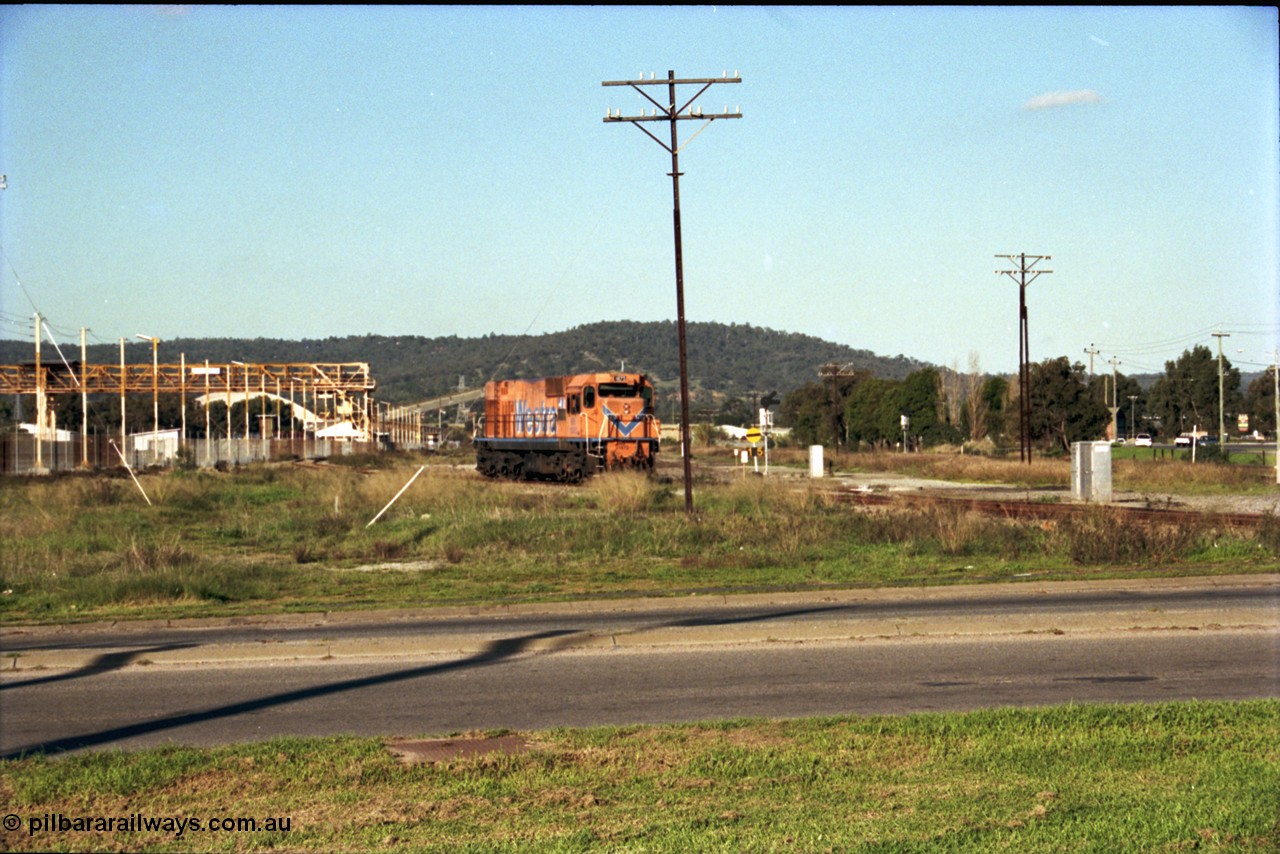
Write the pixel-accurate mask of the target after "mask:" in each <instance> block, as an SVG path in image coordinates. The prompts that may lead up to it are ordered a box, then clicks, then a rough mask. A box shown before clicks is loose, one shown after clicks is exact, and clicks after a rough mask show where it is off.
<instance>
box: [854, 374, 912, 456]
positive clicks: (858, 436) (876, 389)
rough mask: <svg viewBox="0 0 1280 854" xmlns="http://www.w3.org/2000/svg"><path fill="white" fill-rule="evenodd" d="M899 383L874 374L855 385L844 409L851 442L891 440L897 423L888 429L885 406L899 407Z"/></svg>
mask: <svg viewBox="0 0 1280 854" xmlns="http://www.w3.org/2000/svg"><path fill="white" fill-rule="evenodd" d="M900 385H901V384H900V383H895V382H893V381H892V380H885V379H879V378H877V377H872V378H869V379H866V380H863V381H862V382H860V383H858V385H857V386H856V387H855V388H854V389H853V391H852V392H851V393H850V394H849V397H848V399H847V400H846V401H845V412H844V420H845V426H846V428H847V429H848V431H849V443H850V444H851V445H854V446H856V445H857V444H859V443H862V442H865V443H867V444H870V445H877V444H883V443H885V442H892V441H893V440H894V439H895V438H896V436H897V434H896V432H894V431H896V429H897V427H896V425H894V426H891V427H889V428H888V429H887V430H886V426H885V424H884V410H885V409H886V408H887V409H890V410H897V408H898V406H899V403H900V396H899V395H898V394H897V390H898V387H899V386H900Z"/></svg>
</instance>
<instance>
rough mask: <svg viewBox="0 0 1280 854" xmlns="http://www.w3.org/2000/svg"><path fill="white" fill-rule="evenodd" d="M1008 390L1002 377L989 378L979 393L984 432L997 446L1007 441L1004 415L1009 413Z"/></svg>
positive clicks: (1007, 428) (1007, 382)
mask: <svg viewBox="0 0 1280 854" xmlns="http://www.w3.org/2000/svg"><path fill="white" fill-rule="evenodd" d="M1009 389H1010V385H1009V380H1007V379H1005V378H1004V377H989V378H988V379H987V381H986V382H984V383H983V384H982V391H981V392H980V394H981V397H982V409H983V412H982V414H981V417H982V419H983V424H984V427H985V430H984V432H985V434H986V435H987V436H990V437H991V440H992V441H993V442H995V443H997V444H1001V443H1003V442H1005V441H1006V440H1007V439H1008V431H1009V426H1008V424H1007V420H1008V418H1007V415H1006V413H1007V412H1008V411H1009V405H1008V404H1009Z"/></svg>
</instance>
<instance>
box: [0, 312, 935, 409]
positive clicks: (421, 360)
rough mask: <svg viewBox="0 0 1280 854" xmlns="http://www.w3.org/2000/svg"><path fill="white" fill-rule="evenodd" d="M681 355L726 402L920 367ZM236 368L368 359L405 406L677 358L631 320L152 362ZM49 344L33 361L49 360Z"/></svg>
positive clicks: (769, 349)
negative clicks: (822, 375) (461, 385)
mask: <svg viewBox="0 0 1280 854" xmlns="http://www.w3.org/2000/svg"><path fill="white" fill-rule="evenodd" d="M61 346H62V351H63V354H64V355H65V356H66V358H67V359H68V360H70V361H76V360H78V359H79V358H80V348H79V345H78V344H76V343H70V344H62V345H61ZM125 346H126V354H125V359H126V361H127V362H129V363H131V364H132V363H144V362H150V361H151V345H150V344H149V343H147V342H144V341H138V340H136V339H135V340H130V341H127V342H126V345H125ZM687 351H688V360H689V377H690V384H691V386H692V387H693V389H694V391H695V392H696V391H698V390H703V391H708V392H716V393H723V394H727V395H730V396H738V395H747V394H748V393H750V392H753V391H754V392H761V391H778V392H780V393H781V394H786V393H787V392H789V391H792V390H793V389H796V388H799V387H800V386H802V385H804V384H805V383H809V382H813V381H815V380H817V378H818V368H819V366H821V365H824V364H828V363H835V364H838V365H841V366H844V365H849V366H851V367H852V368H853V369H855V370H865V371H869V372H871V373H872V374H874V375H876V376H879V377H883V378H886V379H902V378H903V377H905V376H906V375H907V374H909V373H910V372H911V371H913V370H915V369H917V368H920V367H923V363H922V362H918V361H916V360H914V359H909V358H907V357H905V356H894V357H884V356H877V355H876V354H874V353H872V352H870V351H868V350H855V349H853V348H852V347H846V346H843V345H840V344H832V343H830V342H828V341H823V340H822V339H820V338H814V337H812V336H809V335H800V334H796V333H787V332H777V331H774V330H772V329H763V328H760V327H756V326H747V325H736V324H734V325H726V324H723V323H690V324H688V339H687ZM179 354H185V355H186V358H187V361H188V363H202V362H203V361H204V360H205V359H208V360H209V361H210V362H211V363H214V364H226V363H228V362H231V361H239V362H367V363H368V364H369V366H370V370H371V372H372V374H373V377H374V379H375V380H376V381H377V383H378V391H377V396H378V398H379V399H381V400H389V401H395V402H411V401H415V400H421V399H424V398H428V397H434V396H436V395H439V394H444V393H446V392H448V391H452V390H453V389H456V388H457V387H458V379H459V377H462V378H465V382H466V385H467V387H468V388H474V387H476V386H479V385H482V384H483V383H485V382H486V381H488V380H491V379H503V378H511V379H520V378H526V379H527V378H536V377H542V376H554V375H556V374H568V373H578V372H583V371H595V370H617V369H619V368H621V367H623V365H624V364H625V367H626V369H627V370H629V371H639V372H642V373H647V374H649V375H650V376H651V377H652V378H653V379H654V380H655V381H656V382H658V383H661V384H662V385H663V386H664V387H667V388H670V387H674V386H675V384H677V383H678V382H679V378H680V367H679V353H678V350H677V346H676V324H675V322H674V321H662V322H652V323H637V322H633V321H604V322H600V323H591V324H587V325H585V326H578V327H575V328H573V329H569V330H566V331H564V332H553V333H548V334H545V335H486V336H484V337H482V338H459V337H457V336H453V335H451V336H448V337H445V338H423V337H420V336H383V335H360V336H348V337H344V338H325V339H322V340H318V339H317V340H311V339H309V340H302V341H283V340H276V339H266V338H255V339H231V338H180V339H175V340H172V341H161V343H160V361H161V362H164V363H176V362H177V361H178V359H179ZM32 358H33V345H32V343H31V342H19V341H0V364H6V365H10V364H18V363H22V362H30V361H31V360H32ZM58 358H59V357H58V354H57V352H56V351H55V350H54V348H53V347H52V346H51V345H48V344H47V343H46V344H45V345H44V346H43V348H42V351H41V359H42V360H48V361H56V360H57V359H58ZM119 359H120V350H119V346H118V345H108V344H97V345H93V346H91V347H89V351H88V361H89V362H90V363H106V364H116V363H118V362H119Z"/></svg>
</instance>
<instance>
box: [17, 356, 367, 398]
mask: <svg viewBox="0 0 1280 854" xmlns="http://www.w3.org/2000/svg"><path fill="white" fill-rule="evenodd" d="M376 385H377V384H376V383H375V382H374V381H373V378H372V377H371V376H370V375H369V366H368V365H367V364H365V363H363V362H347V363H299V364H284V363H254V362H228V363H225V364H216V363H211V362H199V363H196V362H185V363H183V364H180V365H155V366H152V365H147V364H118V365H110V364H100V365H90V364H84V363H81V362H67V363H63V362H51V363H46V364H42V365H38V366H37V365H36V364H35V363H34V362H30V363H25V364H21V365H0V394H50V395H56V394H80V393H82V392H83V393H85V394H140V393H143V392H157V393H160V394H174V393H190V394H203V393H205V392H206V391H207V392H209V393H211V394H212V393H215V392H222V393H226V392H231V393H232V394H233V395H243V394H245V393H254V392H262V391H273V392H275V391H280V390H282V389H288V388H290V386H292V387H294V388H295V389H297V390H298V391H299V392H300V391H301V390H302V389H303V388H306V389H307V390H308V392H319V393H321V394H325V393H338V392H340V393H343V394H367V393H368V392H370V391H372V390H373V389H374V388H375V387H376Z"/></svg>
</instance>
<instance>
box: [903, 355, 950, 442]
mask: <svg viewBox="0 0 1280 854" xmlns="http://www.w3.org/2000/svg"><path fill="white" fill-rule="evenodd" d="M941 389H942V380H941V377H940V376H939V374H938V370H937V368H921V369H920V370H917V371H912V372H911V373H910V374H908V375H907V378H906V379H905V380H903V381H902V411H903V412H904V413H906V415H907V416H909V417H910V418H911V427H910V435H911V436H919V437H920V439H921V441H922V442H924V444H925V445H938V444H943V443H946V442H956V441H959V439H960V431H959V430H957V429H956V428H955V427H954V426H953V425H951V424H949V423H947V421H946V419H945V413H944V412H943V402H942V395H941Z"/></svg>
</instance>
